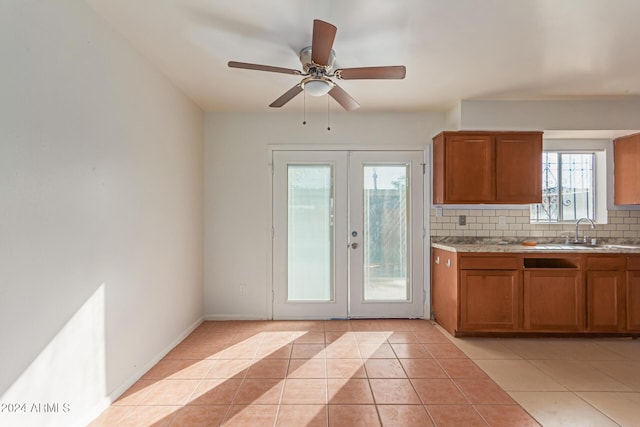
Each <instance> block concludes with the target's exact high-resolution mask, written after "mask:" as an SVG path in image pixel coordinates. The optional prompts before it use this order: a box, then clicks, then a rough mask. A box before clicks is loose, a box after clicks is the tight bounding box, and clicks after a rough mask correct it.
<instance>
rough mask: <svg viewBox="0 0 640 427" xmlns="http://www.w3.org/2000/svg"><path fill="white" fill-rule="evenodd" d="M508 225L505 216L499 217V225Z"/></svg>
mask: <svg viewBox="0 0 640 427" xmlns="http://www.w3.org/2000/svg"><path fill="white" fill-rule="evenodd" d="M506 223H507V222H506V219H505V217H504V215H500V216H499V217H498V225H505V224H506Z"/></svg>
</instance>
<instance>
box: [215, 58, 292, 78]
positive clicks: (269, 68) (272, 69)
mask: <svg viewBox="0 0 640 427" xmlns="http://www.w3.org/2000/svg"><path fill="white" fill-rule="evenodd" d="M227 65H228V66H229V67H231V68H243V69H245V70H257V71H269V72H272V73H284V74H294V75H296V76H299V75H301V74H302V73H301V72H300V71H298V70H294V69H293V68H282V67H272V66H270V65H260V64H249V63H248V62H237V61H229V63H228V64H227Z"/></svg>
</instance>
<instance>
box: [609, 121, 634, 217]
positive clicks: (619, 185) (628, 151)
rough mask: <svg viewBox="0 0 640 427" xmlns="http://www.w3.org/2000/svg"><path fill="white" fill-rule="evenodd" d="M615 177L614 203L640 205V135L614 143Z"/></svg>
mask: <svg viewBox="0 0 640 427" xmlns="http://www.w3.org/2000/svg"><path fill="white" fill-rule="evenodd" d="M613 176H614V196H613V201H614V203H615V204H616V205H637V204H640V133H636V134H633V135H628V136H623V137H621V138H617V139H615V140H614V141H613Z"/></svg>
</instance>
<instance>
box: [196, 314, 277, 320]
mask: <svg viewBox="0 0 640 427" xmlns="http://www.w3.org/2000/svg"><path fill="white" fill-rule="evenodd" d="M204 320H270V319H269V317H268V316H267V315H266V314H262V315H251V316H247V315H245V314H206V315H205V316H204Z"/></svg>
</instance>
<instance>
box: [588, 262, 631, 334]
mask: <svg viewBox="0 0 640 427" xmlns="http://www.w3.org/2000/svg"><path fill="white" fill-rule="evenodd" d="M624 302H625V295H624V272H622V271H589V272H587V329H588V330H589V331H602V332H606V331H611V332H617V331H621V330H623V329H624V327H625V304H624Z"/></svg>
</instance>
